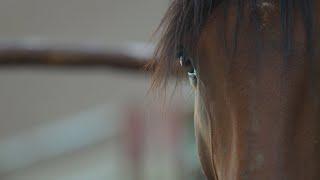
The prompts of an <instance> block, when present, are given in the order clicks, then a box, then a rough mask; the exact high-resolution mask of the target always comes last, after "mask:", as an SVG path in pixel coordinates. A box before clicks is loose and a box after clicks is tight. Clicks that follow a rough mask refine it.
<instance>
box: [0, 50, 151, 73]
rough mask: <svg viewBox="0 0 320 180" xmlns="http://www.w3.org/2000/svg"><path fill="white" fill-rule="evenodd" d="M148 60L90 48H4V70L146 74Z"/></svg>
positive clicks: (0, 56) (1, 59)
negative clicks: (104, 70)
mask: <svg viewBox="0 0 320 180" xmlns="http://www.w3.org/2000/svg"><path fill="white" fill-rule="evenodd" d="M147 61H148V58H137V57H134V56H132V55H129V54H127V53H125V52H121V51H119V52H115V51H108V50H105V49H98V48H97V49H94V48H90V47H89V48H88V47H78V48H77V47H73V48H68V47H65V48H64V47H61V46H59V48H57V46H48V45H21V44H20V45H19V44H9V45H8V44H0V68H4V67H25V66H27V67H28V66H30V67H34V66H39V67H54V68H82V69H92V68H115V69H120V70H135V71H144V66H145V64H146V63H147Z"/></svg>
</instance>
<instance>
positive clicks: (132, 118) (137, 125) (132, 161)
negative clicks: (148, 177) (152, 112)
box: [125, 105, 145, 180]
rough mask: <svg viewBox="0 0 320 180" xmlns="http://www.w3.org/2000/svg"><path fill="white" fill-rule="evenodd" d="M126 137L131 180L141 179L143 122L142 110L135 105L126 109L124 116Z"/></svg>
mask: <svg viewBox="0 0 320 180" xmlns="http://www.w3.org/2000/svg"><path fill="white" fill-rule="evenodd" d="M126 118H127V119H126V121H125V122H126V132H127V134H126V137H127V143H126V144H125V147H126V149H127V153H128V156H129V158H128V160H129V162H128V164H127V165H129V168H130V171H131V174H130V175H132V177H131V178H130V179H132V180H142V179H143V176H144V174H143V168H144V167H143V154H144V140H145V139H144V138H145V122H144V118H143V112H142V110H141V109H140V108H139V107H137V106H136V105H131V106H129V108H128V111H127V116H126Z"/></svg>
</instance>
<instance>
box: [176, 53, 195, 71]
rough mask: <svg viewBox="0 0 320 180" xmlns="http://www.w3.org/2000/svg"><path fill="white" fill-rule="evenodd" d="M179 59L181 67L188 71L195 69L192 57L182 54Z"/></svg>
mask: <svg viewBox="0 0 320 180" xmlns="http://www.w3.org/2000/svg"><path fill="white" fill-rule="evenodd" d="M179 61H180V65H181V67H183V68H184V69H185V71H186V72H187V73H192V72H193V71H194V67H193V64H192V62H191V60H190V58H188V57H185V56H180V57H179Z"/></svg>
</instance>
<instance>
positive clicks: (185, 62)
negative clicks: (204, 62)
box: [179, 56, 197, 88]
mask: <svg viewBox="0 0 320 180" xmlns="http://www.w3.org/2000/svg"><path fill="white" fill-rule="evenodd" d="M179 61H180V65H181V66H182V67H183V68H184V69H185V71H186V72H187V75H188V78H189V81H190V84H191V86H192V87H194V88H195V87H196V85H197V71H196V69H195V68H194V66H193V64H192V61H191V59H190V58H187V57H185V56H180V57H179Z"/></svg>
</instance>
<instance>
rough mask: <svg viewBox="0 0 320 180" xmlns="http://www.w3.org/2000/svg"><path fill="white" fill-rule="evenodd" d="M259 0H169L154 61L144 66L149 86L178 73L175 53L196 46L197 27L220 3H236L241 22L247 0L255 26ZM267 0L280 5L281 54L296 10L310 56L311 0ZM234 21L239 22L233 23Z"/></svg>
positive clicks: (287, 51) (161, 83)
mask: <svg viewBox="0 0 320 180" xmlns="http://www.w3.org/2000/svg"><path fill="white" fill-rule="evenodd" d="M263 1H267V0H172V2H171V5H170V7H169V9H168V10H167V12H166V13H165V16H164V18H163V19H162V21H161V23H160V25H159V27H158V29H157V31H156V32H159V33H160V40H159V42H158V44H157V46H156V50H155V53H154V60H153V61H152V62H151V63H150V64H149V65H148V68H150V69H151V70H152V71H153V84H152V87H159V86H162V87H165V86H166V85H167V83H168V80H169V78H170V77H171V76H172V75H179V74H181V68H178V66H179V65H178V61H177V55H178V53H180V51H181V49H182V48H183V51H185V52H188V53H190V54H191V52H192V51H194V49H196V48H197V41H198V38H199V35H200V33H201V30H202V28H203V26H204V25H205V23H206V22H207V21H208V19H209V17H210V16H211V14H212V13H213V11H214V9H215V8H216V7H217V6H219V5H220V4H222V3H227V4H233V5H235V6H237V9H238V11H237V13H238V14H237V16H238V17H239V18H237V20H238V21H241V18H240V16H241V13H242V10H243V4H245V3H250V7H251V8H250V9H251V11H252V13H251V14H252V16H253V17H250V18H253V20H254V22H257V23H256V25H257V26H258V23H259V16H258V13H257V12H258V3H261V2H263ZM268 1H274V2H276V4H278V5H279V6H280V7H279V9H280V18H281V27H282V33H283V35H282V36H283V51H284V57H287V56H288V55H289V54H290V51H291V50H292V49H291V48H292V47H291V46H292V37H291V36H292V26H293V17H294V16H293V13H294V11H297V10H298V11H299V12H300V14H301V17H303V21H304V26H305V34H306V51H307V54H308V56H310V57H312V54H313V47H312V46H313V45H312V44H313V42H312V41H313V34H314V31H313V30H314V24H313V21H314V18H313V10H312V8H313V0H268ZM230 2H231V3H230ZM226 9H227V8H226ZM237 24H241V23H240V22H237ZM258 29H259V28H257V30H258ZM236 31H237V29H235V34H236V35H235V36H234V42H235V43H236V42H237V41H236V40H237V32H236ZM310 59H312V58H310Z"/></svg>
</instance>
